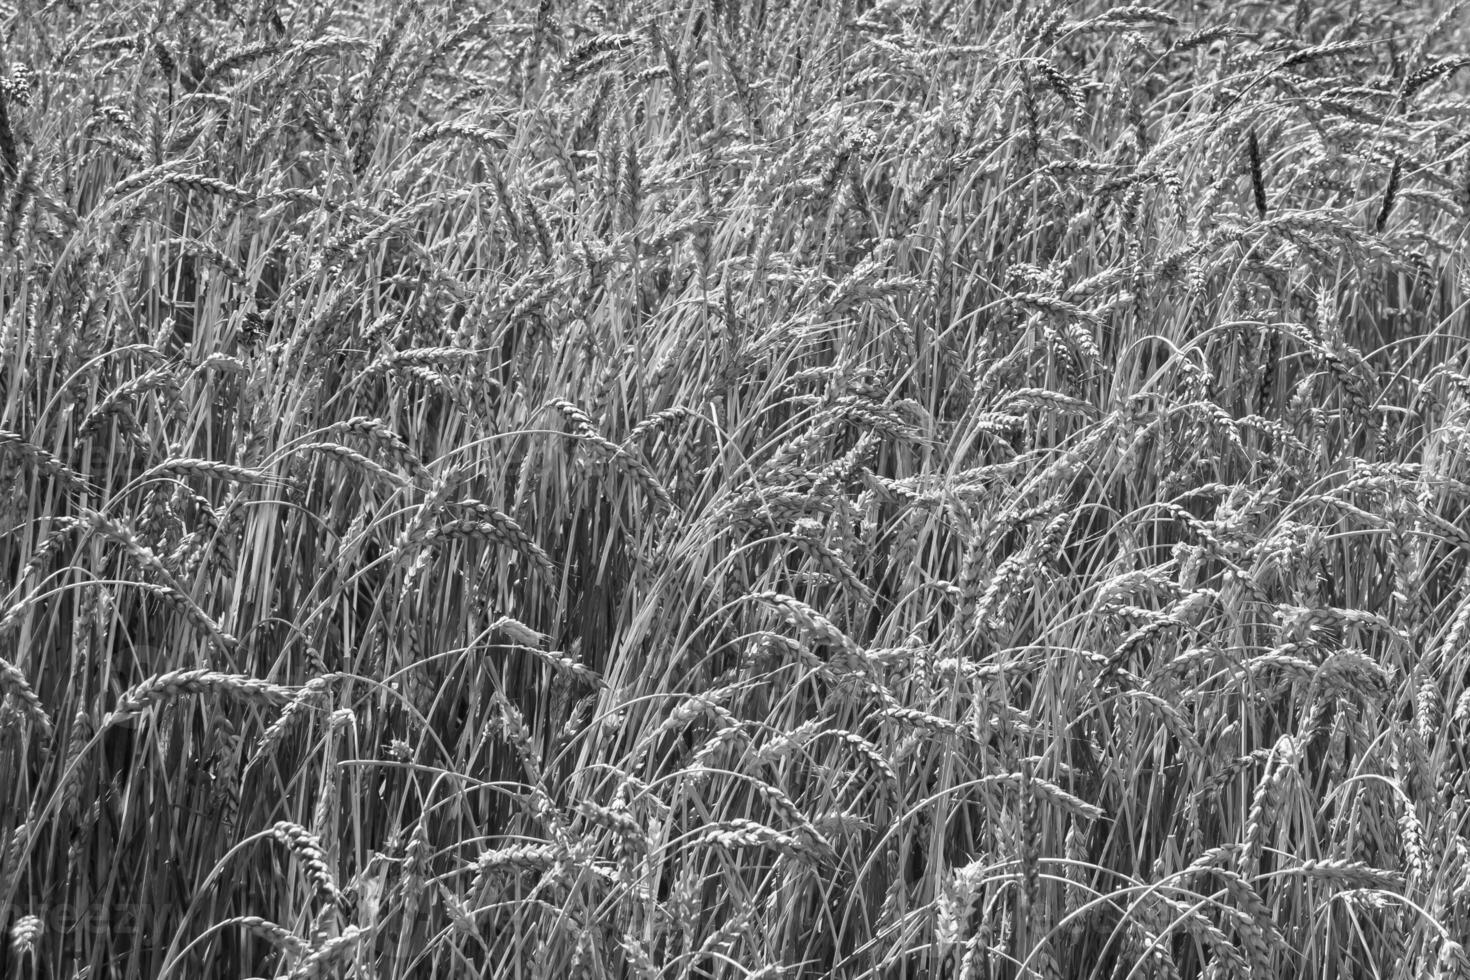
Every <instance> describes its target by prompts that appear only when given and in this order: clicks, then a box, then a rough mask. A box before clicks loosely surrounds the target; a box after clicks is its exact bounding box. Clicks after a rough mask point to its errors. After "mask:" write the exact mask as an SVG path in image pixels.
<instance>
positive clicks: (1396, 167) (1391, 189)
mask: <svg viewBox="0 0 1470 980" xmlns="http://www.w3.org/2000/svg"><path fill="white" fill-rule="evenodd" d="M1403 169H1404V158H1403V157H1401V156H1399V155H1398V154H1394V158H1393V169H1392V170H1391V171H1389V173H1388V186H1387V187H1385V188H1384V189H1383V206H1382V207H1380V208H1379V209H1378V220H1377V221H1376V222H1374V225H1373V230H1374V231H1376V232H1378V234H1380V235H1381V234H1383V226H1384V225H1386V224H1388V216H1389V215H1390V214H1392V213H1393V205H1394V202H1395V201H1396V200H1398V196H1399V176H1400V175H1401V173H1402V172H1403Z"/></svg>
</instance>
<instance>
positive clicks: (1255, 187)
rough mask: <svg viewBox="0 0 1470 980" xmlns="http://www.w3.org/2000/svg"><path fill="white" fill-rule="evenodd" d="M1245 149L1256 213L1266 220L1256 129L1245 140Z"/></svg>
mask: <svg viewBox="0 0 1470 980" xmlns="http://www.w3.org/2000/svg"><path fill="white" fill-rule="evenodd" d="M1246 151H1247V153H1248V154H1249V156H1250V165H1251V190H1252V191H1254V192H1255V195H1256V213H1257V214H1259V215H1260V216H1261V220H1262V221H1265V220H1266V180H1265V178H1264V177H1262V176H1261V144H1260V143H1259V142H1257V140H1256V131H1255V130H1254V129H1253V130H1251V131H1250V137H1249V139H1248V140H1247V142H1246Z"/></svg>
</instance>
